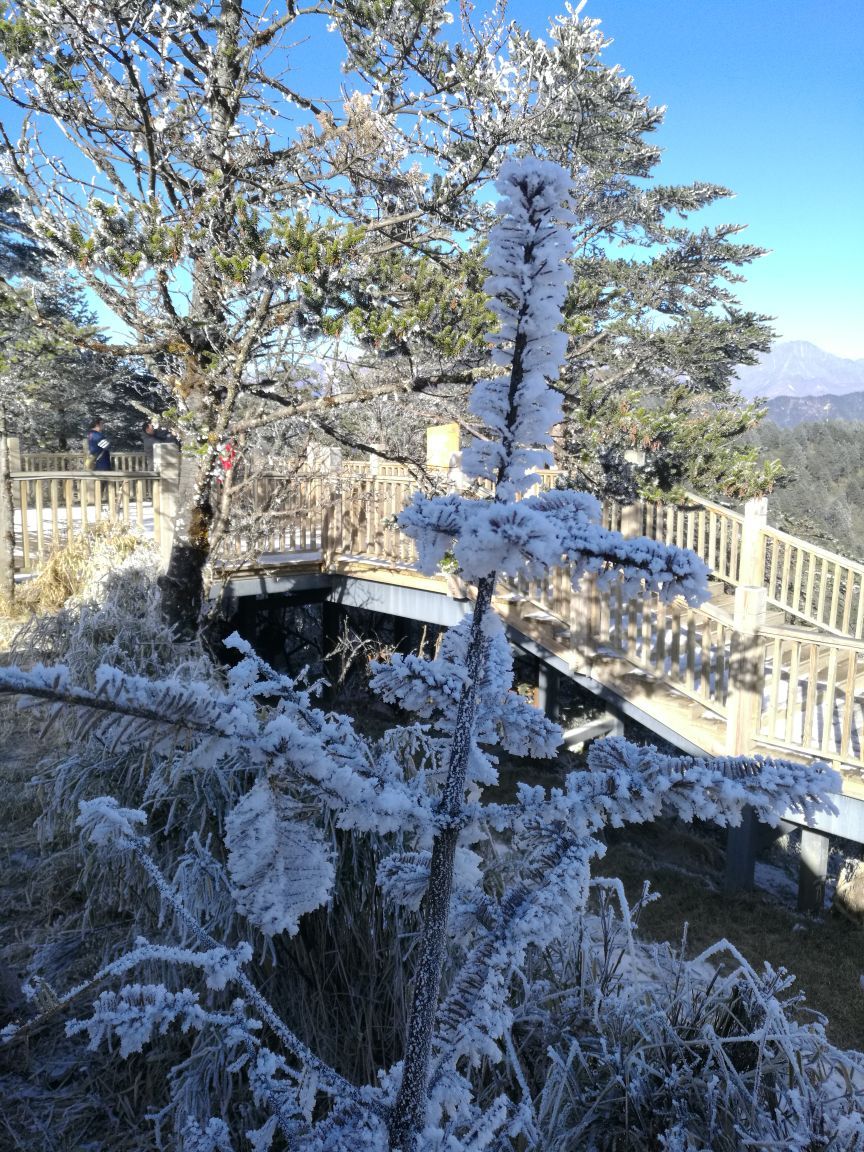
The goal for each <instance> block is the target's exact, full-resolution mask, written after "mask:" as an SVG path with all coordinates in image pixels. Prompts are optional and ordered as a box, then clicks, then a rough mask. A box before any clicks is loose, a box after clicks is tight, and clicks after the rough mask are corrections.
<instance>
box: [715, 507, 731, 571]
mask: <svg viewBox="0 0 864 1152" xmlns="http://www.w3.org/2000/svg"><path fill="white" fill-rule="evenodd" d="M728 528H729V522H728V521H727V520H726V517H725V516H724V517H723V518H722V519H721V521H720V564H719V565H718V571H719V573H720V575H721V576H722V578H723V579H724V580H729V579H730V577H731V574H730V572H729V553H728V551H727V547H728Z"/></svg>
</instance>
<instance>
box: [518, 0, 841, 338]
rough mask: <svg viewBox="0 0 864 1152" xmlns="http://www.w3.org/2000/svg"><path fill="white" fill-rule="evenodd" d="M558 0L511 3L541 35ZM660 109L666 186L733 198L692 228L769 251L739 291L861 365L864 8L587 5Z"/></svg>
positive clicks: (672, 2) (835, 1) (717, 1)
mask: <svg viewBox="0 0 864 1152" xmlns="http://www.w3.org/2000/svg"><path fill="white" fill-rule="evenodd" d="M546 4H547V0H511V4H510V12H511V14H512V15H513V16H514V17H515V18H516V19H517V20H518V21H519V22H520V23H523V24H526V25H528V26H529V27H531V28H532V30H534V31H537V32H540V31H541V29H542V27H543V26H544V25H545V23H546V15H547V13H548V12H550V11H553V9H554V0H552V6H551V7H549V8H547V7H546ZM583 15H585V16H593V17H597V18H599V19H600V20H601V21H602V27H603V30H604V32H605V33H606V35H607V36H609V37H612V38H613V40H614V43H613V44H612V45H611V46H610V47H609V48H608V49H607V50H606V53H605V58H606V60H607V62H608V63H610V64H612V63H619V64H621V65H622V66H623V67H624V69H625V71H626V72H628V73H630V74H631V75H632V76H633V77H634V79H635V81H636V86H637V88H638V90H639V91H640V92H641V93H643V94H644V95H646V96H649V97H650V98H651V101H652V103H656V104H665V105H666V106H667V114H666V122H665V124H664V126H663V128H662V129H661V131H660V132H659V133H658V135H657V141H658V143H660V144H661V145H662V146H663V147H664V149H665V153H664V158H663V162H662V164H661V165H660V168H659V169H658V174H659V177H660V179H661V180H663V182H665V183H685V182H690V181H693V180H710V181H712V182H714V183H717V184H723V185H724V186H726V187H728V188H731V189H732V190H733V191H734V192H735V193H736V196H735V199H734V200H725V201H723V202H722V203H721V204H720V205H719V206H715V207H713V208H711V209H708V210H706V211H705V212H703V213H702V214H701V215H700V216H698V217H692V218H691V219H692V220H694V221H697V222H699V223H702V222H704V223H705V224H715V223H720V222H727V221H732V222H735V223H743V224H747V225H748V228H747V231H746V232H745V233H743V235H742V237H741V238H742V239H745V240H747V241H748V242H750V243H754V244H758V245H760V246H761V247H764V248H769V249H771V254H770V255H768V256H765V257H764V258H763V259H762V260H760V261H759V262H758V263H756V264H754V265H751V267H750V269H749V270H748V279H747V283H746V284H742V285H739V286H738V288H737V291H738V295H739V297H740V299H741V300H742V302H743V304H744V305H745V306H746V307H747V308H749V309H752V310H754V311H759V312H764V313H767V314H769V315H772V316H776V317H777V321H776V325H775V326H776V328H777V330H778V335H779V337H780V339H783V340H810V341H812V342H813V343H814V344H818V345H819V346H820V347H822V348H824V349H826V351H828V352H833V353H834V354H836V355H838V356H850V357H855V358H860V357H864V0H809V2H805V0H588V3H587V5H586V7H585V9H584V11H583Z"/></svg>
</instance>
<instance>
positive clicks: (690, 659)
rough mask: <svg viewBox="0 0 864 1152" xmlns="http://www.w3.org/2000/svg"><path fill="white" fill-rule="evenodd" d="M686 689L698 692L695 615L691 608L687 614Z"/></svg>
mask: <svg viewBox="0 0 864 1152" xmlns="http://www.w3.org/2000/svg"><path fill="white" fill-rule="evenodd" d="M686 679H687V683H688V687H690V688H691V689H692V690H693V691H694V692H697V691H698V690H699V678H698V677H697V675H696V614H695V612H694V611H693V609H692V608H691V609H690V610H689V611H688V613H687V672H686Z"/></svg>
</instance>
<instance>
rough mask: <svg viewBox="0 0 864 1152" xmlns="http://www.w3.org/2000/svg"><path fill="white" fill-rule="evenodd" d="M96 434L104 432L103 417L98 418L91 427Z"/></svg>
mask: <svg viewBox="0 0 864 1152" xmlns="http://www.w3.org/2000/svg"><path fill="white" fill-rule="evenodd" d="M90 427H91V428H92V429H93V431H94V432H101V431H102V417H101V416H97V417H96V419H95V420H94V421H93V423H92V424H91V425H90Z"/></svg>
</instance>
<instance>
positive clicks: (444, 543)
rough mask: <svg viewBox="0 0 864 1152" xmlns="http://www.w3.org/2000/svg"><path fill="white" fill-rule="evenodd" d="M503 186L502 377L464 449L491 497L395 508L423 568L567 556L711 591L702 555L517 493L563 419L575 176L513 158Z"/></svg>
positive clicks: (490, 287)
mask: <svg viewBox="0 0 864 1152" xmlns="http://www.w3.org/2000/svg"><path fill="white" fill-rule="evenodd" d="M496 187H497V188H498V191H499V192H500V193H501V194H502V200H501V202H500V203H499V205H498V213H499V215H500V216H501V217H502V219H501V221H500V223H498V224H497V225H496V226H495V227H494V228H493V229H492V232H491V235H490V238H489V255H488V257H487V266H488V268H489V272H490V275H489V277H488V279H487V281H486V289H487V291H488V292H489V293H490V294H492V295H493V296H494V300H493V302H492V310H493V311H494V312H495V314H496V315H497V317H498V319H499V322H500V328H499V331H498V332H497V333H496V334H495V335H493V336H492V337H491V338H490V339H491V341H492V344H493V351H492V360H493V362H494V363H495V364H496V366H497V367H499V368H502V369H504V370H505V371H503V372H502V373H501V375H499V376H496V377H494V378H492V379H490V380H483V381H480V382H479V383H478V384H477V385H476V386H475V388H474V391H473V393H472V396H471V401H470V405H469V407H470V409H471V412H472V413H473V414H474V415H475V416H477V417H479V419H480V420H482V421H483V423H484V424H485V425H486V427H487V428H488V429H489V431H490V434H491V439H489V440H479V439H475V440H474V442H473V443H472V444H470V445H469V446H468V447H467V448H466V449H465V451H464V452H463V454H462V464H461V467H462V471H463V472H464V473H465V474H466V475H467V476H472V477H476V478H477V479H482V480H489V481H492V482H493V485H494V495H493V497H492V498H491V499H486V500H483V499H480V500H477V499H471V498H469V497H465V496H459V495H455V494H453V495H449V496H438V497H432V498H428V497H424V496H422V495H421V494H419V493H418V494H417V495H415V497H414V500H413V502H412V503H411V505H410V506H409V507H408V508H407V509H406V510H405V512H403V513H402V515H401V516H400V517H399V525H400V527H401V528H402V530H403V531H404V532H405V533H407V535H409V536H411V537H413V538H414V540H415V541H416V543H417V548H418V552H419V554H420V566H421V567H422V569H423V571H424V572H433V571H434V570H435V568H436V566H437V565H438V563H439V562H440V561H441V559H442V558H443V556H444V554H445V553H446V552H447V551H448V550H450V549H452V550H453V551H454V554H455V556H456V559H457V560H458V562H459V565H460V567H461V569H462V571H463V573H464V575H465V577H466V579H468V580H470V581H473V582H478V581H480V580H482V579H483V578H484V577H487V576H489V575H490V574H491V573H494V572H499V573H506V574H508V575H516V574H517V573H518V574H521V575H524V576H526V577H528V578H529V579H532V578H538V577H540V576H542V575H543V574H544V573H545V572H546V571H548V569H549V568H550V567H552V566H553V565H555V564H559V563H561V561H562V559H563V558H565V557H566V558H567V559H568V560H569V561H570V562H571V565H572V566H573V572H574V577H576V578H579V577H581V576H583V575H585V574H586V573H598V574H601V575H603V576H604V577H605V578H607V579H609V578H612V579H621V580H623V582H624V585H625V588H624V590H625V591H626V592H630V593H636V592H639V591H641V590H642V589H643V588H645V589H647V590H648V591H656V592H659V593H660V595H661V596H662V597H663V598H664V599H674V598H675V597H676V596H683V597H684V598H685V599H686V600H687V602H688V603H690V604H699V603H701V602H702V601H703V600H705V599H707V596H708V591H707V586H706V580H707V575H708V570H707V568H706V566H705V564H704V563H703V562H702V561H701V560H700V559H699V558H698V557H697V556H695V555H694V554H693V553H692V552H687V551H685V550H684V549H681V548H676V547H674V546H671V545H663V544H658V543H657V542H656V541H653V540H649V539H647V538H639V539H635V540H628V539H625V537H623V536H622V535H621V534H620V533H619V532H610V531H607V530H606V529H604V528H602V527H601V526H600V523H599V521H600V506H599V504H598V502H597V501H596V500H595V499H594V498H593V497H591V496H588V495H587V494H585V493H583V492H569V491H567V492H565V491H556V492H546V493H543V494H542V495H540V496H532V497H528V498H527V499H524V500H521V501H518V502H516V500H515V498H516V497H517V496H519V495H520V494H521V493H523V492H525V491H527V490H528V489H529V488H531V487H533V486H534V484H535V483H536V480H537V477H536V475H535V473H536V470H537V469H538V468H542V467H546V466H548V465H549V464H551V463H552V457H551V447H552V436H551V429H552V427H553V425H555V424H556V423H557V422H558V421H559V420H560V419H561V401H560V396H559V394H558V393H557V392H555V391H554V390H553V389H552V388H550V387H549V384H548V383H547V381H550V380H555V379H557V376H558V372H559V366H560V364H561V362H562V360H563V359H564V355H565V352H566V348H567V336H566V334H565V333H564V332H562V331H560V324H561V308H562V305H563V303H564V297H565V294H566V291H567V284H568V283H569V280H570V270H569V267H568V266H567V263H566V260H567V256H568V254H569V251H570V234H569V232H568V231H567V229H566V228H565V227H564V226H563V224H562V223H559V222H558V221H565V222H566V221H569V220H570V219H572V216H571V213H570V212H569V211H568V210H567V209H566V208H564V207H562V204H563V203H566V202H567V200H568V199H569V196H570V178H569V176H568V175H567V173H566V172H565V171H564V170H563V169H562V168H559V167H558V165H556V164H551V163H549V162H548V161H541V160H532V159H526V160H518V161H510V162H508V163H507V164H505V165H504V166H503V168H502V170H501V175H500V177H499V179H498V181H497V184H496Z"/></svg>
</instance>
